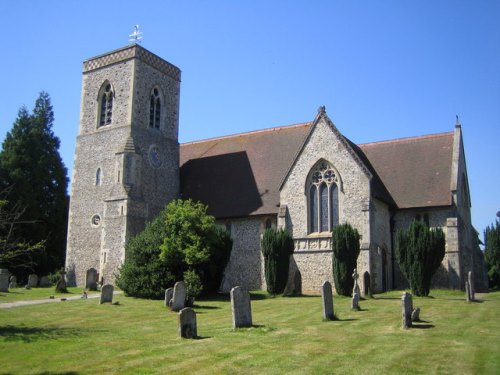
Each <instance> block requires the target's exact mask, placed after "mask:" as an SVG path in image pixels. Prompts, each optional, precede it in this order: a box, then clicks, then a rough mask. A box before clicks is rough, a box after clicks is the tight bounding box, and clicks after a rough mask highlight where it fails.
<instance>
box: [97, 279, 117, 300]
mask: <svg viewBox="0 0 500 375" xmlns="http://www.w3.org/2000/svg"><path fill="white" fill-rule="evenodd" d="M113 290H114V287H113V285H111V284H106V285H103V287H102V288H101V301H100V302H99V303H106V302H111V303H112V302H113Z"/></svg>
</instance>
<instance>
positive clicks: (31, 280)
mask: <svg viewBox="0 0 500 375" xmlns="http://www.w3.org/2000/svg"><path fill="white" fill-rule="evenodd" d="M37 285H38V276H37V275H35V274H34V273H33V274H31V275H29V276H28V286H29V287H30V288H35V287H36V286H37Z"/></svg>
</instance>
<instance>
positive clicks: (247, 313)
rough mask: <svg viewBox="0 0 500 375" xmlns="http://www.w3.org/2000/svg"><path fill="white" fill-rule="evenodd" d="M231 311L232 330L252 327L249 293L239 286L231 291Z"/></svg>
mask: <svg viewBox="0 0 500 375" xmlns="http://www.w3.org/2000/svg"><path fill="white" fill-rule="evenodd" d="M230 294H231V311H232V313H233V328H240V327H251V326H252V305H251V302H250V293H248V292H247V291H246V290H245V289H243V288H242V287H240V286H235V287H234V288H233V289H231V293H230Z"/></svg>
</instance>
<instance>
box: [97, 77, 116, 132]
mask: <svg viewBox="0 0 500 375" xmlns="http://www.w3.org/2000/svg"><path fill="white" fill-rule="evenodd" d="M113 98H114V93H113V88H112V87H111V84H110V83H109V82H107V81H106V82H104V84H103V85H102V87H101V90H100V93H99V126H106V125H109V124H111V120H112V117H113Z"/></svg>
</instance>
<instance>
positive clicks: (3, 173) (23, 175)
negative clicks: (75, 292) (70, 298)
mask: <svg viewBox="0 0 500 375" xmlns="http://www.w3.org/2000/svg"><path fill="white" fill-rule="evenodd" d="M53 123H54V112H53V109H52V105H51V102H50V97H49V95H48V94H47V93H46V92H42V93H40V95H39V97H38V99H37V100H36V103H35V108H34V109H33V113H32V114H30V113H29V112H28V110H27V109H26V108H25V107H22V108H21V109H20V110H19V113H18V117H17V119H16V121H15V122H14V125H13V127H12V130H11V131H10V132H8V133H7V136H6V138H5V140H4V142H3V143H2V150H1V151H0V185H1V186H2V187H11V188H12V189H11V191H10V194H9V196H8V201H9V202H11V204H14V205H16V206H18V207H22V209H23V210H24V212H23V216H22V218H21V220H25V221H30V222H33V224H30V225H23V226H19V227H18V228H16V230H17V233H16V234H17V237H19V238H22V239H23V240H25V241H27V242H29V243H39V242H41V241H45V251H44V252H42V253H41V255H39V256H38V257H37V258H36V259H35V263H37V266H36V267H35V271H36V272H37V273H39V274H47V273H49V272H52V271H54V270H56V269H59V268H61V267H62V266H63V265H64V256H65V248H66V230H67V208H68V198H67V185H68V178H67V170H66V167H65V166H64V163H63V161H62V159H61V156H60V155H59V145H60V141H59V138H58V137H57V136H55V135H54V132H53V131H52V126H53Z"/></svg>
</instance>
